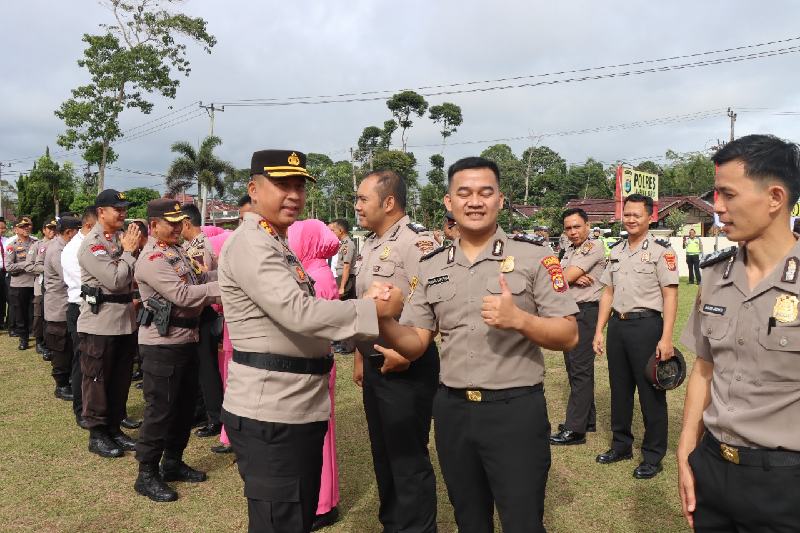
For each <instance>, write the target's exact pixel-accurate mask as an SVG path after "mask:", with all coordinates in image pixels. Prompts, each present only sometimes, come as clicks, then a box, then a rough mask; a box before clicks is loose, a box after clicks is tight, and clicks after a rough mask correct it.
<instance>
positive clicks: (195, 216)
mask: <svg viewBox="0 0 800 533" xmlns="http://www.w3.org/2000/svg"><path fill="white" fill-rule="evenodd" d="M181 211H183V212H184V213H185V214H187V215H189V222H191V223H192V226H199V225H200V224H202V217H201V216H200V209H198V208H197V206H196V205H194V204H183V205H182V206H181Z"/></svg>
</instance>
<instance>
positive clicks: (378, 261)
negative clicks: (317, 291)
mask: <svg viewBox="0 0 800 533" xmlns="http://www.w3.org/2000/svg"><path fill="white" fill-rule="evenodd" d="M409 222H410V219H409V218H408V217H407V216H404V217H403V218H401V219H400V220H398V221H397V222H395V223H394V224H393V225H392V226H391V227H390V228H389V229H388V230H386V232H385V233H384V234H383V236H381V237H378V236H377V235H375V234H374V233H373V234H370V236H369V237H367V239H366V240H365V241H364V244H363V246H362V247H361V255H360V256H359V258H358V261H357V263H356V267H355V269H354V273H357V276H356V295H357V296H358V297H359V298H361V297H362V296H363V295H364V293H365V292H367V290H368V289H369V288H370V286H371V285H372V282H373V281H377V282H379V283H391V284H392V285H394V286H396V287H398V288H399V289H400V290H401V291H403V297H404V298H406V297H407V296H408V293H409V292H411V287H412V286H416V285H417V284H418V283H419V276H418V273H419V260H420V258H421V257H422V256H423V255H425V254H427V253H430V252H432V251H433V250H435V249H436V248H438V246H436V241H434V240H433V234H432V233H431V232H430V231H428V230H425V229H422V226H419V227H418V229H417V230H414V229H412V228H411V227H410V226H409ZM418 231H419V232H418ZM373 344H381V345H384V344H383V343H382V342H381V340H380V339H379V340H377V341H375V342H371V343H359V344H358V345H357V348H358V350H359V351H360V352H361V353H362V354H371V353H375V349H374V348H373V347H372V346H373Z"/></svg>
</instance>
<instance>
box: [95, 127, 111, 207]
mask: <svg viewBox="0 0 800 533" xmlns="http://www.w3.org/2000/svg"><path fill="white" fill-rule="evenodd" d="M108 145H109V143H108V141H107V140H105V139H103V154H102V156H101V157H100V163H98V165H97V193H98V194H99V193H100V192H102V191H103V190H104V189H105V186H106V156H107V155H108Z"/></svg>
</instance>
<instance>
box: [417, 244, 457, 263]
mask: <svg viewBox="0 0 800 533" xmlns="http://www.w3.org/2000/svg"><path fill="white" fill-rule="evenodd" d="M449 248H450V246H440V247H438V248H437V249H435V250H434V251H432V252H428V253H427V254H425V255H423V256H422V257H420V258H419V260H420V262H422V261H427V260H428V259H430V258H431V257H433V256H434V255H436V254H438V253H439V252H444V251H445V250H447V249H449Z"/></svg>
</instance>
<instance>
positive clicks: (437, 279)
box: [428, 275, 450, 287]
mask: <svg viewBox="0 0 800 533" xmlns="http://www.w3.org/2000/svg"><path fill="white" fill-rule="evenodd" d="M448 281H450V276H447V275H445V276H436V277H435V278H428V287H432V286H433V285H439V284H440V283H447V282H448Z"/></svg>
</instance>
